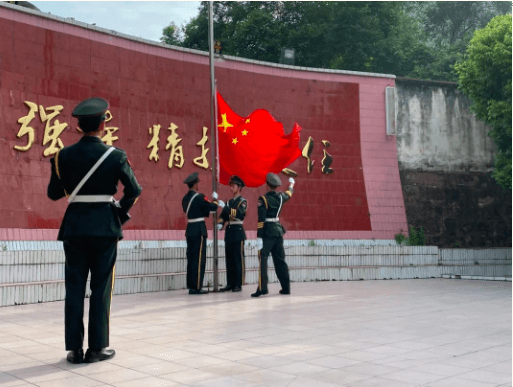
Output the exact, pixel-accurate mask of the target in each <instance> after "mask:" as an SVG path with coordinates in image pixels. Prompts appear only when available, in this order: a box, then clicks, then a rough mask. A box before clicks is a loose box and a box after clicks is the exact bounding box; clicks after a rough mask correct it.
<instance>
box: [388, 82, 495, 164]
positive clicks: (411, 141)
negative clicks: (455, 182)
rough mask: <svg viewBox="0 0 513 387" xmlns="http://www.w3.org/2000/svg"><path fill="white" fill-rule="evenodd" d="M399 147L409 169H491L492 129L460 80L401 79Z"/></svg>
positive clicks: (398, 109)
mask: <svg viewBox="0 0 513 387" xmlns="http://www.w3.org/2000/svg"><path fill="white" fill-rule="evenodd" d="M396 112H397V121H396V122H397V136H396V140H397V151H398V159H399V165H400V166H401V167H402V168H403V169H420V170H422V171H440V172H466V171H476V172H489V171H490V170H491V169H490V168H491V167H492V165H493V155H494V150H495V145H494V143H493V141H492V140H491V139H490V138H489V137H488V136H487V133H488V131H489V130H490V128H489V127H488V126H487V125H485V124H484V123H483V122H481V121H478V120H477V119H476V117H475V115H474V114H473V113H472V112H471V111H470V101H469V99H468V97H466V96H465V95H464V94H462V93H461V92H460V91H459V90H458V89H457V85H456V84H454V83H443V82H426V81H417V80H408V79H405V78H398V79H397V80H396Z"/></svg>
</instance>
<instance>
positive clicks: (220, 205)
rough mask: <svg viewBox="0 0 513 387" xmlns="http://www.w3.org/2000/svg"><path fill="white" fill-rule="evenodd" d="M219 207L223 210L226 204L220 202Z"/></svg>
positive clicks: (218, 202)
mask: <svg viewBox="0 0 513 387" xmlns="http://www.w3.org/2000/svg"><path fill="white" fill-rule="evenodd" d="M217 205H218V207H219V208H221V209H223V208H224V206H225V204H224V202H223V201H222V200H218V201H217Z"/></svg>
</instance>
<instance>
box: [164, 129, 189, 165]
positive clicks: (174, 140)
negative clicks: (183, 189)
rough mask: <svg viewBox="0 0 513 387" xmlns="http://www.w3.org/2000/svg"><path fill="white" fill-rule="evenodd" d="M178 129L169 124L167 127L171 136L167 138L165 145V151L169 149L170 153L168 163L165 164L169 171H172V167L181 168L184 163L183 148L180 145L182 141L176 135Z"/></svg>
mask: <svg viewBox="0 0 513 387" xmlns="http://www.w3.org/2000/svg"><path fill="white" fill-rule="evenodd" d="M177 129H178V126H176V125H175V124H173V123H171V125H169V128H168V130H169V131H171V134H170V135H169V136H168V138H167V145H166V150H169V149H171V153H170V155H169V162H168V164H167V166H168V168H169V169H172V168H173V167H177V168H182V167H183V164H184V162H185V160H184V157H183V148H182V146H181V145H178V144H180V142H181V141H182V139H181V138H180V137H179V136H178V134H177V133H176V130H177Z"/></svg>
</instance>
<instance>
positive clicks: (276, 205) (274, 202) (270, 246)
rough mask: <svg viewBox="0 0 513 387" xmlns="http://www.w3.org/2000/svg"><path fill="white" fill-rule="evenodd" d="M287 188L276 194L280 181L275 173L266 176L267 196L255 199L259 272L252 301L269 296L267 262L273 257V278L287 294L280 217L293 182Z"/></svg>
mask: <svg viewBox="0 0 513 387" xmlns="http://www.w3.org/2000/svg"><path fill="white" fill-rule="evenodd" d="M289 182H290V185H289V188H288V190H287V191H285V193H283V192H276V188H278V187H279V186H280V185H281V179H280V177H279V176H278V175H276V174H274V173H268V174H267V178H266V183H267V190H268V192H267V193H266V194H265V195H263V196H260V197H259V198H258V225H257V238H258V239H257V244H258V250H259V251H258V258H259V260H260V267H259V271H258V288H257V291H256V292H255V293H253V294H252V295H251V297H260V296H262V295H265V294H267V293H269V291H268V289H267V282H268V278H267V258H268V257H269V254H271V255H272V257H273V263H274V269H275V270H276V276H277V277H278V280H279V281H280V284H281V290H280V294H290V278H289V268H288V266H287V263H286V262H285V249H284V248H283V234H285V232H286V231H285V229H284V228H283V226H282V225H281V223H280V217H279V216H280V213H281V209H282V207H283V204H285V202H287V201H288V200H289V199H290V198H291V197H292V192H293V188H294V184H295V182H294V178H292V177H290V178H289Z"/></svg>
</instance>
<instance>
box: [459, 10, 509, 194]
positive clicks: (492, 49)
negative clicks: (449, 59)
mask: <svg viewBox="0 0 513 387" xmlns="http://www.w3.org/2000/svg"><path fill="white" fill-rule="evenodd" d="M455 69H456V71H457V72H458V74H459V82H460V87H461V89H462V90H463V92H464V93H465V94H467V95H468V96H469V97H470V99H471V101H472V110H473V111H474V112H475V113H476V116H477V117H478V118H479V119H481V120H483V121H484V122H486V123H487V124H488V125H490V126H491V127H492V128H493V129H492V130H491V131H490V132H489V133H488V135H489V136H490V137H491V138H493V140H494V141H495V144H497V149H498V153H497V155H496V159H495V171H494V178H495V180H496V181H497V182H498V183H499V184H500V185H501V186H502V187H503V188H505V189H510V190H511V157H512V154H511V140H512V138H511V113H512V111H511V102H512V101H511V91H512V89H511V70H512V69H511V15H503V16H497V17H495V18H494V19H492V21H490V23H489V24H488V25H487V26H486V28H483V29H481V30H478V31H476V32H475V34H474V37H473V38H472V40H471V41H470V44H469V46H468V49H467V55H466V57H465V60H464V61H462V62H460V63H458V64H456V66H455Z"/></svg>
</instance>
